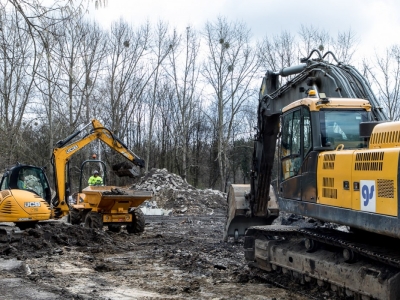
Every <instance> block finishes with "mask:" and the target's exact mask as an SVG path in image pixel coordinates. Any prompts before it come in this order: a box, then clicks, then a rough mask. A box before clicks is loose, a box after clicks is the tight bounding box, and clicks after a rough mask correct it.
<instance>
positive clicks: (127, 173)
mask: <svg viewBox="0 0 400 300" xmlns="http://www.w3.org/2000/svg"><path fill="white" fill-rule="evenodd" d="M112 170H113V172H114V173H115V174H116V175H117V176H118V177H130V178H135V177H138V176H140V170H138V168H137V167H135V166H133V165H131V164H129V163H127V162H122V163H118V164H115V165H113V166H112Z"/></svg>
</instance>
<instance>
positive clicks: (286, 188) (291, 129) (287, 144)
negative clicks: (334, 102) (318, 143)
mask: <svg viewBox="0 0 400 300" xmlns="http://www.w3.org/2000/svg"><path fill="white" fill-rule="evenodd" d="M311 146H312V145H311V121H310V112H309V110H308V108H307V107H299V108H296V109H293V110H290V111H288V112H287V113H285V114H284V115H283V116H282V117H281V141H280V151H279V155H280V194H281V197H283V198H287V199H294V200H302V169H303V168H302V165H303V162H304V161H305V158H306V157H307V155H308V154H309V153H310V150H311Z"/></svg>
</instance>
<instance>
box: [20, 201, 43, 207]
mask: <svg viewBox="0 0 400 300" xmlns="http://www.w3.org/2000/svg"><path fill="white" fill-rule="evenodd" d="M24 206H25V207H40V202H25V204H24Z"/></svg>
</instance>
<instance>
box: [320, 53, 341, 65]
mask: <svg viewBox="0 0 400 300" xmlns="http://www.w3.org/2000/svg"><path fill="white" fill-rule="evenodd" d="M328 55H331V56H332V57H333V59H334V60H335V61H336V62H337V63H338V64H340V62H339V61H338V60H337V58H336V56H335V54H333V53H332V51H328V52H325V54H324V56H322V59H324V58H325V57H326V56H328Z"/></svg>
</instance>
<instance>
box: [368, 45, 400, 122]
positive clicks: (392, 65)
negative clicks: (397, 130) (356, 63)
mask: <svg viewBox="0 0 400 300" xmlns="http://www.w3.org/2000/svg"><path fill="white" fill-rule="evenodd" d="M363 64H364V70H365V73H366V75H367V76H368V77H369V78H370V81H371V83H372V86H373V88H375V89H376V90H377V96H378V100H379V102H380V103H381V104H382V106H383V108H384V109H385V111H386V113H387V116H388V117H389V119H390V120H399V119H400V46H399V45H394V46H392V47H390V48H387V49H386V51H385V53H384V54H383V55H382V56H380V55H378V54H375V58H374V60H373V61H372V63H371V64H370V63H368V62H367V61H366V60H364V63H363Z"/></svg>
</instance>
